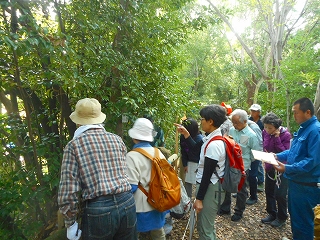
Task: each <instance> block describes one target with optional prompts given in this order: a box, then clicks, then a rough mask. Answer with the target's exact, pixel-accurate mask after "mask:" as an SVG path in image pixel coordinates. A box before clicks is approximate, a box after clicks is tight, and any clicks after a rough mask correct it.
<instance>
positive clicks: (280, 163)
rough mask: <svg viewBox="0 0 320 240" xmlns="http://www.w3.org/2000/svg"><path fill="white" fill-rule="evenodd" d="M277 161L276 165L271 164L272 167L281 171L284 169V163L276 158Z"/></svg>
mask: <svg viewBox="0 0 320 240" xmlns="http://www.w3.org/2000/svg"><path fill="white" fill-rule="evenodd" d="M277 162H278V165H273V167H274V169H275V170H277V171H278V172H281V173H283V172H284V171H286V165H285V164H283V163H282V162H279V161H278V160H277Z"/></svg>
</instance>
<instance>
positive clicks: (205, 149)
mask: <svg viewBox="0 0 320 240" xmlns="http://www.w3.org/2000/svg"><path fill="white" fill-rule="evenodd" d="M214 140H221V141H224V138H223V137H222V136H215V137H213V138H211V139H210V140H209V142H208V143H207V145H206V146H205V148H204V154H206V151H207V148H208V146H209V144H210V143H211V142H212V141H214Z"/></svg>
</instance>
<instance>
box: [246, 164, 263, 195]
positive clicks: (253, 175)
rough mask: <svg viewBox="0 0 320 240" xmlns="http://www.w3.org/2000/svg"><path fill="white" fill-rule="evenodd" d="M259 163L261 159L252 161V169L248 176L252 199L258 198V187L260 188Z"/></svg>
mask: <svg viewBox="0 0 320 240" xmlns="http://www.w3.org/2000/svg"><path fill="white" fill-rule="evenodd" d="M259 163H261V161H259V160H255V161H253V162H251V169H250V170H249V177H248V182H249V188H250V199H252V200H258V196H257V188H258V185H257V184H258V180H257V176H258V168H259Z"/></svg>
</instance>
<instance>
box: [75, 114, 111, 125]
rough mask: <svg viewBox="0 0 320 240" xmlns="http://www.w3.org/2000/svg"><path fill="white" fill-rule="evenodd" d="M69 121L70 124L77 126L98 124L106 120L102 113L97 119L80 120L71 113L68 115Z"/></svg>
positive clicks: (76, 115)
mask: <svg viewBox="0 0 320 240" xmlns="http://www.w3.org/2000/svg"><path fill="white" fill-rule="evenodd" d="M70 119H71V120H72V122H74V123H75V124H79V125H89V124H99V123H103V122H104V120H106V115H105V114H104V113H100V115H99V117H96V118H81V117H79V116H78V114H77V113H76V112H73V113H71V115H70Z"/></svg>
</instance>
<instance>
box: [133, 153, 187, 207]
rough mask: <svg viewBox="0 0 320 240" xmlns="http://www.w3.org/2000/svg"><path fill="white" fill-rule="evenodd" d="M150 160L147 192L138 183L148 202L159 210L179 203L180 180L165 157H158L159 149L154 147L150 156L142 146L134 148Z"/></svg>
mask: <svg viewBox="0 0 320 240" xmlns="http://www.w3.org/2000/svg"><path fill="white" fill-rule="evenodd" d="M133 151H136V152H139V153H141V154H142V155H144V156H145V157H147V158H149V159H150V160H151V161H152V169H151V178H150V183H149V192H147V191H146V190H145V189H144V188H143V187H142V186H141V184H140V183H139V184H138V187H139V189H140V190H141V191H142V192H143V193H144V194H145V195H146V196H147V201H148V203H149V204H150V205H151V206H152V207H154V208H155V209H156V210H158V211H159V212H164V211H166V210H169V209H171V208H172V207H174V206H177V205H178V204H179V203H180V198H181V191H180V181H179V178H178V176H177V173H176V171H175V170H174V169H173V167H172V166H171V165H170V163H169V162H168V161H167V160H166V159H161V158H160V154H159V152H160V150H159V149H158V148H154V151H155V156H154V157H152V156H151V155H150V154H149V153H147V152H146V151H145V150H143V149H142V148H135V149H133Z"/></svg>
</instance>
